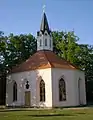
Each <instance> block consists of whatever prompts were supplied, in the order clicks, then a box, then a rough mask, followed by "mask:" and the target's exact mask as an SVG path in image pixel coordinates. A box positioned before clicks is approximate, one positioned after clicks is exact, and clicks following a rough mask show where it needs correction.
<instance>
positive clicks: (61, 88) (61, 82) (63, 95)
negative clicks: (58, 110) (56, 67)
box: [59, 78, 66, 101]
mask: <svg viewBox="0 0 93 120" xmlns="http://www.w3.org/2000/svg"><path fill="white" fill-rule="evenodd" d="M65 100H66V85H65V81H64V80H63V78H61V79H60V80H59V101H65Z"/></svg>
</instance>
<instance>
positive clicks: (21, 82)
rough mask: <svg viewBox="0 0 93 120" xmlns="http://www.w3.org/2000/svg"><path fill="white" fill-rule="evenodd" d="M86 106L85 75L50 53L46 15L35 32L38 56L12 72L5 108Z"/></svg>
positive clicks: (7, 86) (51, 49) (51, 44)
mask: <svg viewBox="0 0 93 120" xmlns="http://www.w3.org/2000/svg"><path fill="white" fill-rule="evenodd" d="M85 104H86V90H85V74H84V72H83V71H81V70H80V69H78V67H76V66H75V65H73V64H71V63H70V62H68V61H66V60H65V59H63V58H60V57H58V56H57V55H56V54H55V53H54V52H53V39H52V34H51V30H50V28H49V24H48V20H47V16H46V13H45V12H43V16H42V20H41V25H40V30H39V31H38V32H37V52H36V53H35V54H33V55H32V56H30V57H29V59H27V60H26V61H25V62H23V63H22V64H20V65H18V66H16V67H15V68H13V69H12V71H11V73H9V74H8V76H7V82H6V106H24V107H65V106H79V105H85Z"/></svg>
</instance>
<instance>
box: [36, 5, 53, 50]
mask: <svg viewBox="0 0 93 120" xmlns="http://www.w3.org/2000/svg"><path fill="white" fill-rule="evenodd" d="M37 50H53V42H52V34H51V31H50V29H49V25H48V21H47V17H46V14H45V5H44V6H43V16H42V20H41V25H40V31H38V32H37Z"/></svg>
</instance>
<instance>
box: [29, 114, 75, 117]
mask: <svg viewBox="0 0 93 120" xmlns="http://www.w3.org/2000/svg"><path fill="white" fill-rule="evenodd" d="M27 116H30V117H55V116H56V117H58V116H76V115H75V114H74V115H72V114H42V115H40V114H39V115H27Z"/></svg>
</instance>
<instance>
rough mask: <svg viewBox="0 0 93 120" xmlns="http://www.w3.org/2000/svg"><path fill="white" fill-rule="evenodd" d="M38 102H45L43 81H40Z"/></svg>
mask: <svg viewBox="0 0 93 120" xmlns="http://www.w3.org/2000/svg"><path fill="white" fill-rule="evenodd" d="M40 101H41V102H44V101H45V82H44V81H43V80H41V81H40Z"/></svg>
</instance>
